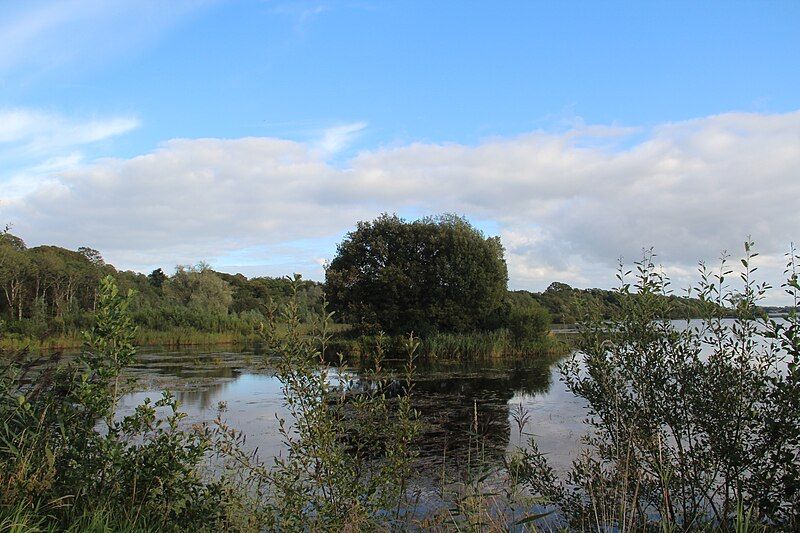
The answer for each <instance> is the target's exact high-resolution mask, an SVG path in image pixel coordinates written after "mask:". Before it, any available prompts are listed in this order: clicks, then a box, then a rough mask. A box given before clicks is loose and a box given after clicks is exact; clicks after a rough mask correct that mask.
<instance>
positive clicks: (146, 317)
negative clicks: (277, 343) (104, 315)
mask: <svg viewBox="0 0 800 533" xmlns="http://www.w3.org/2000/svg"><path fill="white" fill-rule="evenodd" d="M109 275H110V276H112V277H113V278H114V279H115V281H116V283H117V284H118V285H119V287H120V289H121V290H124V291H127V290H128V289H133V290H134V292H135V297H134V298H133V300H132V302H131V309H130V312H131V316H132V318H133V320H134V323H135V324H137V325H138V326H140V327H142V328H144V329H147V330H153V331H169V330H170V329H174V328H186V329H191V330H196V331H200V332H239V333H242V334H248V333H252V332H253V330H254V329H255V328H256V327H257V326H258V324H259V323H260V322H262V321H264V320H265V316H266V315H267V314H268V313H269V310H270V308H271V307H272V306H275V305H282V304H284V303H285V302H286V301H287V299H288V298H289V295H290V294H291V284H290V282H289V281H288V280H286V279H283V278H271V277H256V278H252V279H248V278H246V277H245V276H243V275H241V274H236V275H231V274H225V273H222V272H215V271H214V270H212V269H211V268H210V267H209V265H207V264H205V263H202V262H201V263H198V264H197V265H179V266H177V267H176V268H175V272H174V273H173V274H171V275H168V274H166V273H165V272H164V271H163V270H162V269H160V268H159V269H156V270H154V271H153V272H151V273H150V274H147V275H145V274H142V273H138V272H133V271H129V270H128V271H122V270H117V269H116V268H115V267H114V266H113V265H110V264H108V263H106V262H105V261H104V260H103V257H102V255H101V254H100V252H98V251H97V250H94V249H92V248H88V247H81V248H78V249H77V250H68V249H65V248H61V247H58V246H36V247H31V248H28V247H27V246H26V244H25V242H24V241H23V240H22V239H21V238H19V237H17V236H15V235H13V234H11V233H9V232H8V231H6V232H4V233H3V234H2V235H0V286H2V293H0V296H1V297H0V333H2V334H6V335H9V334H11V335H19V336H22V337H26V338H43V337H47V336H54V335H69V334H72V333H75V332H77V331H79V330H81V329H85V328H87V327H89V326H91V324H92V323H93V320H94V315H95V311H96V308H97V299H98V286H99V281H100V280H101V279H102V278H104V277H106V276H109ZM322 293H323V289H322V286H321V284H320V283H317V282H314V281H303V282H301V284H300V287H299V294H298V297H299V302H300V307H301V311H300V312H301V315H302V316H303V317H307V316H309V315H311V314H315V313H319V312H320V311H321V302H322Z"/></svg>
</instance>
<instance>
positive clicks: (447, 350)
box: [326, 329, 570, 361]
mask: <svg viewBox="0 0 800 533" xmlns="http://www.w3.org/2000/svg"><path fill="white" fill-rule="evenodd" d="M376 342H378V336H376V335H363V336H359V337H356V338H352V337H351V336H349V335H347V334H345V335H337V336H334V337H333V339H332V341H331V343H330V344H329V345H328V347H327V349H326V356H327V358H328V359H329V360H336V359H338V358H339V356H340V355H341V356H343V357H344V358H345V359H346V360H352V361H360V360H365V359H368V358H369V357H370V355H371V354H372V353H373V351H374V346H375V343H376ZM381 342H383V343H384V345H385V346H386V351H387V352H388V353H389V354H392V355H394V356H397V354H402V353H403V342H404V337H402V336H391V337H382V341H381ZM569 350H570V341H569V339H566V338H563V337H560V336H555V335H547V336H545V337H543V338H541V339H536V340H530V341H520V340H517V339H515V338H514V336H513V335H512V334H511V333H510V332H509V331H508V330H506V329H499V330H494V331H486V332H484V331H477V332H473V333H434V334H431V335H428V336H426V337H424V338H421V339H419V349H418V351H417V353H418V355H419V357H421V358H425V359H438V360H443V361H498V360H502V359H517V360H520V359H551V358H556V357H560V356H564V355H566V354H567V353H569Z"/></svg>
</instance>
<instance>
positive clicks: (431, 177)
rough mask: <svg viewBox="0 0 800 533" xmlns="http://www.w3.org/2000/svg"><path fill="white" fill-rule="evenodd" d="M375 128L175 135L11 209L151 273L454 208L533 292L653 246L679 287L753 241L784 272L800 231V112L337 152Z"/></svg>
mask: <svg viewBox="0 0 800 533" xmlns="http://www.w3.org/2000/svg"><path fill="white" fill-rule="evenodd" d="M361 127H362V126H361V125H358V127H351V128H350V129H347V128H345V129H342V131H337V132H334V133H335V135H334V134H332V136H331V138H330V139H327V140H324V143H323V144H325V143H327V144H328V145H330V146H326V148H330V147H332V148H330V149H329V150H320V149H319V145H314V144H313V143H307V144H306V143H298V142H294V141H288V140H283V139H277V138H240V139H174V140H170V141H168V142H165V143H164V144H163V145H161V146H160V147H159V148H158V149H156V150H154V151H153V152H151V153H148V154H144V155H141V156H138V157H133V158H130V159H100V160H96V161H94V162H92V163H91V164H89V165H85V166H80V167H78V168H75V169H71V170H66V171H62V172H58V173H53V174H51V175H50V179H48V180H46V181H44V182H42V183H41V185H39V186H37V187H35V188H34V189H33V190H31V191H30V192H28V193H27V194H25V195H23V196H20V197H17V198H12V199H6V200H4V201H3V203H2V204H1V205H2V212H0V216H2V218H3V220H7V221H10V222H12V223H13V224H14V225H15V228H16V229H15V231H16V232H17V233H18V234H20V235H22V236H23V237H24V238H26V239H27V240H28V241H30V242H33V243H38V242H55V243H60V244H63V245H67V246H71V247H75V246H78V245H83V244H88V245H91V246H94V247H96V248H98V249H100V250H102V251H104V252H105V253H106V255H107V257H108V259H110V260H111V261H112V262H119V263H121V264H122V266H126V267H132V268H148V267H150V266H151V265H170V264H174V263H177V262H189V261H195V260H197V259H201V258H205V259H209V260H211V261H215V260H217V259H219V258H223V257H225V256H226V255H229V254H236V253H239V252H241V251H242V250H250V251H252V250H262V251H263V253H265V254H267V253H268V250H269V249H270V247H286V246H291V243H294V242H302V241H307V242H308V241H310V240H315V239H316V240H320V242H330V243H333V242H335V239H336V238H338V237H339V236H341V235H342V233H343V232H345V231H347V230H348V229H350V228H352V227H353V226H354V224H355V222H356V221H357V220H359V219H364V218H369V217H372V216H375V215H376V214H378V213H380V212H382V211H389V212H391V211H399V212H401V213H403V212H405V213H412V212H413V213H441V212H456V213H460V214H465V215H467V216H468V217H470V218H473V219H475V220H482V221H492V222H493V223H494V225H495V227H498V228H499V231H500V234H501V236H502V238H503V242H504V244H505V246H506V248H507V257H508V261H509V267H510V274H511V284H512V286H514V287H526V288H534V289H541V288H544V287H546V286H547V284H548V283H549V282H551V281H554V280H561V281H567V282H571V283H575V284H577V285H583V286H592V285H597V286H609V285H610V284H612V283H613V269H614V267H615V265H616V263H617V260H618V258H620V257H623V258H625V259H626V260H628V261H631V260H634V259H636V258H637V257H638V256H639V255H640V253H641V250H642V248H643V247H650V246H653V247H655V248H656V250H657V251H658V253H659V256H660V259H661V260H662V261H663V262H664V264H665V266H666V268H667V269H668V271H669V272H671V273H673V274H674V275H675V276H676V278H677V281H678V282H681V281H682V280H683V278H685V277H686V275H688V274H690V273H691V272H693V270H694V265H695V264H696V262H697V261H698V260H713V259H714V258H715V257H716V256H717V255H718V254H719V252H720V251H722V250H730V251H732V252H738V251H739V250H740V249H741V243H742V241H743V240H744V238H745V237H746V236H747V235H752V236H753V238H754V239H755V240H756V242H757V244H758V247H759V250H760V251H761V252H762V254H763V256H764V257H763V259H762V265H763V266H764V268H766V269H767V270H768V271H769V272H771V274H770V275H772V276H777V274H776V272H778V271H779V270H780V267H779V265H780V264H781V263H782V254H783V252H784V251H785V249H786V248H787V247H788V245H789V243H790V241H792V240H796V239H797V237H798V228H800V214H799V213H798V209H797V198H798V197H800V111H798V112H791V113H783V114H757V113H729V114H723V115H716V116H709V117H704V118H699V119H696V120H690V121H684V122H677V123H669V124H661V125H657V126H655V127H651V128H636V129H625V128H614V127H598V126H582V127H579V128H577V129H573V130H570V131H566V132H561V133H548V132H542V131H539V132H533V133H530V134H526V135H521V136H518V137H514V138H496V139H489V140H486V141H484V142H481V143H479V144H477V145H462V144H437V143H416V144H410V145H405V146H400V147H394V148H386V149H376V150H368V151H363V152H361V153H359V154H358V155H357V156H355V157H353V158H352V159H350V160H349V161H346V162H344V163H343V164H342V163H340V164H339V165H334V164H333V163H330V162H329V161H327V160H326V156H325V152H326V151H331V150H335V149H336V148H337V147H338V146H339V145H340V144H339V143H340V142H343V141H340V140H339V139H341V138H346V137H347V136H349V135H351V134H353V133H355V132H356V131H358V130H359V129H360V128H361ZM1 135H3V131H2V130H0V136H1ZM326 239H328V241H326ZM333 252H334V250H333V249H332V245H330V244H329V245H328V249H327V250H314V251H310V250H309V251H306V252H303V253H306V254H307V255H309V257H308V258H303V257H298V258H297V259H298V263H303V262H304V261H305V262H308V263H313V262H315V261H317V260H318V258H319V257H320V256H321V255H322V256H324V255H328V256H330V255H332V254H333ZM256 254H257V253H256ZM265 259H266V258H265ZM317 268H318V267H317ZM770 269H771V270H770ZM311 274H312V275H314V274H316V275H317V276H318V275H319V271H318V270H317V271H315V272H311ZM776 280H777V278H776Z"/></svg>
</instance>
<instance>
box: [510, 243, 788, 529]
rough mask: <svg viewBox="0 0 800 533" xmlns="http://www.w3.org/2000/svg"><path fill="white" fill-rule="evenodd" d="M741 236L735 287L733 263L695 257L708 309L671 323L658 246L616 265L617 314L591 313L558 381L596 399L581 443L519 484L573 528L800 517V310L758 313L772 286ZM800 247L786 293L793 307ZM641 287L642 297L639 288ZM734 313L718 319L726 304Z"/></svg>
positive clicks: (528, 469) (524, 464)
mask: <svg viewBox="0 0 800 533" xmlns="http://www.w3.org/2000/svg"><path fill="white" fill-rule="evenodd" d="M756 255H757V254H755V253H753V252H752V243H751V242H748V243H746V245H745V257H744V258H743V259H742V260H741V265H742V266H741V272H740V273H739V276H738V283H737V285H738V286H739V289H738V290H732V289H730V279H729V278H731V277H732V276H733V275H734V272H733V270H732V269H731V268H729V266H728V263H727V261H726V260H725V258H723V260H722V264H721V267H720V269H719V270H718V271H716V272H713V273H712V272H710V271H709V270H707V269H706V268H705V267H704V266H702V265H701V280H700V282H699V284H698V286H697V287H696V289H695V293H696V295H697V296H698V297H699V298H700V299H701V300H702V301H703V302H706V303H707V304H708V305H707V312H706V314H705V316H704V317H703V319H702V320H701V321H699V323H698V322H695V321H693V322H688V321H687V323H686V325H685V326H683V327H676V325H675V323H674V322H671V321H669V320H667V319H666V317H668V316H670V312H671V309H669V308H668V300H667V299H664V298H658V296H659V295H664V294H666V293H668V292H669V281H668V280H667V279H666V277H665V276H664V275H663V274H662V273H661V272H660V270H659V269H657V268H656V267H655V265H654V262H653V256H652V254H647V255H646V256H645V258H644V260H643V261H642V262H640V263H637V264H636V269H635V274H634V277H635V281H634V282H633V284H632V285H631V284H630V283H629V282H628V280H627V278H628V276H629V275H630V274H631V273H630V272H624V271H623V270H622V269H621V270H620V275H619V280H620V287H619V293H620V296H621V302H622V304H623V312H622V316H621V318H619V319H618V320H613V321H599V320H594V321H589V322H587V323H586V324H584V325H583V327H582V340H581V344H580V350H579V351H578V352H576V354H575V356H574V357H573V358H572V359H571V360H570V361H569V362H568V363H566V364H565V365H564V366H563V379H564V380H565V382H566V385H567V387H568V388H569V390H570V391H572V393H573V394H575V395H577V396H578V397H580V398H582V399H583V400H585V401H586V404H587V405H588V411H589V416H588V419H587V424H588V432H587V436H586V437H585V442H586V445H587V451H586V453H585V454H583V455H582V456H581V457H580V458H578V459H577V460H575V461H574V463H573V465H572V468H571V470H570V471H569V472H568V473H567V475H566V477H565V478H563V479H562V478H560V477H559V476H557V475H556V473H555V472H554V470H553V469H552V468H551V467H550V465H549V464H548V462H547V458H546V457H545V456H544V455H543V454H541V453H539V451H538V449H537V448H536V442H535V439H534V440H533V441H532V450H531V451H529V452H525V453H523V454H522V455H521V456H517V458H516V464H517V466H518V467H521V468H522V469H523V470H524V476H523V477H524V480H525V482H526V484H527V485H528V487H529V488H530V489H531V490H532V491H533V492H534V493H535V494H538V495H541V496H544V497H546V498H547V499H548V500H549V501H550V502H551V503H552V504H553V506H554V507H555V508H557V509H558V510H559V511H560V514H561V516H563V517H564V519H565V520H567V521H568V522H569V524H570V525H571V526H572V527H574V528H577V529H589V530H608V529H609V528H611V529H613V530H619V531H638V530H643V529H649V528H656V529H660V530H665V531H669V530H696V529H701V528H713V529H723V530H726V529H731V530H733V529H737V530H742V529H743V524H747V525H748V527H749V528H750V529H753V528H756V529H757V528H759V527H765V528H766V527H770V528H773V527H774V528H780V529H792V528H796V527H798V526H800V456H799V453H800V368H799V367H798V363H799V362H800V334H799V333H798V325H799V324H798V317H797V315H796V314H792V315H791V316H789V317H788V318H787V319H786V320H771V319H768V318H756V317H757V315H758V308H757V307H756V304H757V302H758V301H759V300H760V299H762V298H763V297H764V295H765V293H766V291H767V289H768V288H769V287H767V286H766V285H765V284H759V283H757V282H756V280H755V278H754V272H755V270H756V268H755V267H754V266H753V263H752V260H753V258H754V257H755V256H756ZM796 262H797V256H796V255H795V253H794V250H792V252H791V253H790V254H789V264H788V267H787V273H788V278H789V279H788V282H787V283H786V284H785V286H784V288H785V290H786V292H788V293H789V295H790V296H791V297H792V299H793V301H794V304H795V307H796V305H797V298H798V293H799V292H800V286H798V277H797V270H796ZM634 295H636V296H634ZM723 306H724V307H727V308H729V309H735V310H736V313H737V319H735V320H724V319H722V318H721V316H720V315H719V309H720V308H721V307H723Z"/></svg>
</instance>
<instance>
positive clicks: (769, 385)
mask: <svg viewBox="0 0 800 533" xmlns="http://www.w3.org/2000/svg"><path fill="white" fill-rule="evenodd" d="M754 255H755V254H753V253H752V252H751V245H750V244H749V243H748V245H747V255H746V256H745V258H744V260H743V262H742V264H743V265H744V268H743V270H742V272H741V274H740V288H739V289H738V290H732V289H730V282H729V281H726V279H725V278H726V277H728V276H729V270H728V268H727V267H723V268H721V269H720V272H721V273H720V274H718V275H714V274H711V273H709V272H706V273H704V275H703V277H702V279H701V281H700V282H699V284H698V295H699V298H700V300H701V301H703V302H708V303H709V304H714V305H709V306H707V307H705V309H706V311H707V312H708V314H707V315H705V316H704V317H701V318H702V320H701V324H700V325H694V326H691V327H688V328H686V329H676V328H674V327H672V325H671V320H670V316H671V313H672V312H673V309H672V308H670V300H669V299H668V298H664V297H663V296H665V295H667V292H666V286H667V285H666V280H665V279H664V277H663V276H662V275H661V274H660V273H659V271H658V270H657V269H656V268H655V267H654V265H653V264H652V261H651V260H650V259H649V258H648V257H646V258H645V260H644V261H643V262H642V263H639V264H638V265H637V269H636V271H637V274H636V278H635V279H634V280H632V281H630V282H628V281H627V280H626V279H625V277H624V276H621V278H620V279H621V285H620V288H619V289H618V291H617V292H618V295H619V297H620V301H621V302H622V304H623V305H622V312H621V315H620V317H619V318H616V319H612V320H597V321H591V322H586V323H584V324H582V325H581V336H580V339H581V340H580V351H579V352H576V354H575V355H574V357H573V358H572V359H571V360H570V361H569V362H568V363H567V364H566V365H564V367H563V370H562V371H563V376H564V379H565V380H566V384H567V387H568V390H569V391H570V392H572V394H574V395H576V396H577V397H578V398H580V399H581V400H583V401H585V402H587V404H588V406H589V409H590V416H589V418H588V419H587V421H586V424H587V425H586V427H585V430H586V435H585V440H584V443H585V447H586V451H585V453H584V454H581V455H580V456H579V457H578V458H576V459H575V461H574V462H573V465H572V467H571V469H570V471H569V472H567V473H566V474H560V473H557V472H556V471H555V470H554V469H553V468H552V467H551V466H550V464H549V461H548V457H547V456H546V455H545V454H542V453H540V452H539V451H538V447H537V441H536V437H532V438H531V439H530V442H529V443H528V446H522V445H521V443H520V446H519V447H518V448H516V449H515V450H512V451H511V452H509V454H508V459H507V461H506V462H505V464H504V466H501V467H496V468H494V469H492V470H487V466H486V465H484V464H482V463H481V450H483V449H485V448H484V446H485V445H484V444H483V443H482V442H481V435H480V433H479V432H478V431H477V427H476V428H475V431H474V433H473V432H472V430H471V432H470V437H469V438H470V447H471V449H473V450H474V455H471V457H472V459H471V460H470V463H469V464H468V467H467V474H466V477H465V478H463V479H462V480H460V481H458V482H454V483H450V484H447V485H444V484H443V487H442V493H443V495H446V497H447V500H446V501H447V503H446V504H445V506H444V507H443V508H441V507H435V508H427V507H425V506H424V505H423V506H420V497H421V495H420V493H419V491H418V489H417V488H416V487H415V486H414V485H413V483H412V472H413V469H414V461H415V457H416V455H417V452H416V447H417V446H418V441H417V438H418V436H419V431H420V428H419V424H418V416H417V413H416V412H415V411H414V408H413V405H414V395H415V392H414V391H415V389H414V383H415V380H416V377H415V368H414V367H415V365H414V360H415V357H416V355H417V350H418V348H419V344H418V341H417V340H416V339H415V338H414V337H411V336H409V337H408V338H407V339H406V343H405V349H406V361H407V363H406V366H405V369H404V370H402V371H401V372H399V373H396V372H395V373H392V372H388V371H387V370H386V369H385V368H384V367H383V357H384V351H383V349H382V345H381V343H380V342H379V343H378V344H377V345H376V346H375V348H374V350H373V351H372V354H371V356H369V358H368V361H369V362H370V364H371V371H370V373H369V375H368V377H367V379H366V380H363V381H349V380H348V381H343V380H332V379H330V368H329V367H328V366H327V365H325V364H324V362H323V356H322V354H323V353H324V351H325V348H326V345H327V344H328V343H329V342H330V341H331V334H330V314H329V313H328V312H327V309H326V306H325V305H323V310H322V313H321V314H320V315H319V316H318V319H316V320H313V321H312V323H313V325H312V328H313V331H314V334H313V335H309V334H308V331H301V326H302V319H301V316H300V311H299V309H300V306H299V304H298V299H297V298H295V297H291V298H290V299H289V302H288V303H287V305H286V306H285V308H284V309H283V311H282V312H281V313H280V314H279V315H273V320H271V321H270V322H268V323H267V325H266V327H265V328H264V330H263V333H262V341H263V342H264V344H265V346H266V351H267V356H268V357H270V358H276V357H277V358H278V360H279V361H280V363H279V365H278V372H277V376H278V378H279V380H280V382H281V383H282V386H283V394H284V402H285V405H286V406H287V407H288V409H289V411H290V413H291V415H292V420H287V421H284V422H282V424H281V434H282V436H283V439H284V443H285V445H286V450H287V453H286V454H285V455H282V456H281V457H280V458H278V459H277V460H275V461H269V460H266V459H264V458H260V457H258V455H257V454H256V453H252V452H248V451H245V449H244V448H243V446H242V444H243V443H244V441H245V436H246V435H245V434H244V433H242V432H241V430H240V429H237V428H233V427H230V426H229V425H228V424H227V423H226V422H225V416H224V412H222V413H221V414H220V417H219V418H218V419H217V420H216V421H215V422H213V423H209V424H204V425H200V426H193V427H187V425H185V424H181V420H182V418H183V416H184V415H183V414H182V413H181V412H180V408H179V406H178V405H177V403H176V402H175V399H174V397H173V396H172V395H171V394H170V393H168V392H167V393H165V394H164V397H163V398H162V399H161V400H159V401H158V402H155V403H153V402H150V401H149V400H148V401H146V402H145V404H143V405H141V406H139V407H138V408H137V409H136V410H135V412H134V413H133V414H132V415H129V416H126V417H124V418H122V419H116V418H115V417H114V416H113V414H114V407H115V405H116V403H117V401H118V398H119V394H120V387H119V386H120V371H121V370H122V369H123V368H124V367H125V366H126V365H127V364H129V363H130V362H131V361H132V358H133V354H134V348H133V345H132V339H133V338H134V325H133V321H132V317H131V312H130V308H131V306H132V303H133V299H132V295H130V294H129V295H128V296H123V295H121V294H120V293H119V291H118V289H117V287H116V285H115V282H114V280H113V278H111V277H107V278H105V279H104V280H103V281H102V284H101V287H100V290H99V292H98V306H97V311H96V312H97V319H96V323H95V325H94V327H93V328H92V329H91V330H90V331H89V332H88V333H87V334H86V336H85V340H86V343H85V347H84V349H83V351H82V354H81V356H80V358H79V359H78V360H77V361H73V362H67V363H63V362H59V361H58V360H57V358H51V359H49V360H47V359H33V360H32V359H30V358H29V357H26V356H25V355H24V354H19V355H17V356H15V357H12V358H10V359H8V362H6V363H3V364H2V365H0V421H2V424H0V476H2V479H0V524H2V526H0V527H4V528H6V529H9V530H14V531H33V530H40V531H41V530H44V531H55V530H64V529H71V530H94V531H133V530H137V531H180V530H187V529H195V530H198V531H215V530H222V529H224V530H230V531H259V530H280V531H376V530H379V531H393V530H407V529H414V528H419V529H429V530H434V531H506V530H509V529H516V530H519V531H526V530H530V531H538V530H544V531H550V530H575V531H608V530H615V531H698V530H699V531H726V532H727V531H736V532H748V531H787V530H794V529H795V528H796V527H797V526H798V525H800V515H799V514H798V512H799V511H800V461H799V460H798V459H800V406H799V404H798V399H799V398H800V321H799V319H798V316H797V314H796V312H795V313H792V314H791V315H790V316H789V317H788V319H787V320H785V321H780V322H779V321H774V320H769V319H759V320H758V321H753V320H750V318H751V317H752V316H753V315H752V311H753V308H754V306H755V305H756V302H757V301H759V299H760V298H762V297H763V295H764V294H765V292H766V290H767V288H766V286H765V285H762V284H758V283H757V282H756V280H755V279H754V276H753V271H754V267H753V266H752V259H753V257H754ZM798 259H800V258H797V257H795V256H794V255H792V256H791V257H790V264H789V276H788V281H787V283H786V285H785V287H784V288H785V289H786V291H787V292H789V294H790V295H792V298H793V300H794V306H795V307H794V308H795V309H796V306H797V304H798V303H799V302H800V283H798V276H797V270H796V264H797V261H798ZM300 283H301V282H300V280H298V279H294V280H290V286H291V287H293V290H297V289H298V287H299V286H300ZM733 302H736V304H737V305H735V306H731V304H732V303H733ZM726 304H727V305H726ZM731 307H733V308H735V309H737V312H738V313H740V314H739V316H738V318H739V320H736V321H732V322H728V321H722V320H721V318H722V315H721V314H720V313H718V312H715V310H718V309H724V308H731ZM279 324H282V325H280V326H279ZM32 373H34V374H35V377H36V379H31V376H32ZM513 418H514V421H515V423H516V424H518V426H519V434H520V440H521V439H522V435H523V434H525V433H526V432H525V428H526V425H527V422H526V415H525V413H523V412H520V413H515V414H514V416H513ZM475 419H476V421H477V420H478V413H477V407H476V413H475ZM534 433H535V430H534ZM220 462H221V463H220ZM212 464H217V465H219V464H223V465H225V468H222V469H220V468H211V467H210V466H211V465H212Z"/></svg>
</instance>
